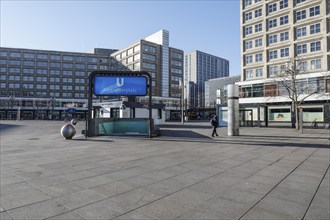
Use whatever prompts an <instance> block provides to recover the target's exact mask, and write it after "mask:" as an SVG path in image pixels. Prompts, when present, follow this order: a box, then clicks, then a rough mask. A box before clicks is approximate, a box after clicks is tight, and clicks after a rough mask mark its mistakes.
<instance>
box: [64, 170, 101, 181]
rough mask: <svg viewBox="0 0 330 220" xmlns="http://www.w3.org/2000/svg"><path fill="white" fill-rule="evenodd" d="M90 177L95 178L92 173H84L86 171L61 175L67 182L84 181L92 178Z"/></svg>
mask: <svg viewBox="0 0 330 220" xmlns="http://www.w3.org/2000/svg"><path fill="white" fill-rule="evenodd" d="M92 176H96V175H95V173H92V172H90V171H86V170H82V171H77V172H72V173H66V174H63V175H62V177H63V178H65V179H67V180H69V181H74V180H81V179H86V178H88V177H92Z"/></svg>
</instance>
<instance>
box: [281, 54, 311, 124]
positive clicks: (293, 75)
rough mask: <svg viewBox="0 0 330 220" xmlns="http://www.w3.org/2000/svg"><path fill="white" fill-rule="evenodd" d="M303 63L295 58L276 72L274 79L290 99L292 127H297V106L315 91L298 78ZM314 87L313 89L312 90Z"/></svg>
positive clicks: (302, 68)
mask: <svg viewBox="0 0 330 220" xmlns="http://www.w3.org/2000/svg"><path fill="white" fill-rule="evenodd" d="M303 64H304V63H303V62H302V61H301V60H300V59H299V58H295V59H293V60H292V61H290V62H289V63H287V65H286V66H285V67H282V68H281V71H280V72H279V73H278V74H277V78H275V81H276V82H277V84H279V85H281V86H282V87H284V89H285V90H286V95H287V96H288V98H289V99H291V101H292V115H291V120H292V121H294V122H295V123H294V127H295V128H296V129H299V120H298V117H299V107H300V105H301V104H302V103H303V102H304V101H305V100H306V99H307V98H308V97H310V96H311V95H313V94H316V93H317V91H316V89H314V88H313V87H309V86H308V84H307V81H302V80H301V79H299V78H300V77H299V75H301V74H302V73H303V71H304V65H303ZM313 89H314V90H313Z"/></svg>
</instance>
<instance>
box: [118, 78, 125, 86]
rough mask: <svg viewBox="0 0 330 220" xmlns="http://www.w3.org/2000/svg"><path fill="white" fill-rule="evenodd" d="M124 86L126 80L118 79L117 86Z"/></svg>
mask: <svg viewBox="0 0 330 220" xmlns="http://www.w3.org/2000/svg"><path fill="white" fill-rule="evenodd" d="M120 79H121V81H120ZM123 85H124V78H117V86H123Z"/></svg>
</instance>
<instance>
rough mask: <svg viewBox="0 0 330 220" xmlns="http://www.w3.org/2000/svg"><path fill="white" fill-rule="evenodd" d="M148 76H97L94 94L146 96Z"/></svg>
mask: <svg viewBox="0 0 330 220" xmlns="http://www.w3.org/2000/svg"><path fill="white" fill-rule="evenodd" d="M147 82H148V79H147V77H146V76H101V75H98V76H95V77H94V89H93V91H94V95H97V96H145V95H147Z"/></svg>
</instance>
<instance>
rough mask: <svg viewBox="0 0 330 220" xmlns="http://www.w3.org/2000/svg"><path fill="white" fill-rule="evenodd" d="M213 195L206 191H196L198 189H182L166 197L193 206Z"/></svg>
mask: <svg viewBox="0 0 330 220" xmlns="http://www.w3.org/2000/svg"><path fill="white" fill-rule="evenodd" d="M213 197H214V196H213V195H210V194H207V193H203V192H198V191H194V190H191V189H184V190H181V191H179V192H176V193H174V194H172V195H170V196H168V197H166V198H167V199H169V200H176V201H179V202H181V203H182V204H187V205H188V206H192V207H195V206H198V205H200V204H202V203H204V202H205V201H207V200H209V199H211V198H213Z"/></svg>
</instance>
